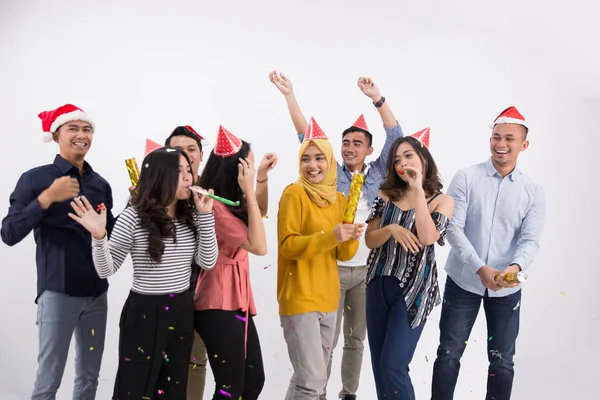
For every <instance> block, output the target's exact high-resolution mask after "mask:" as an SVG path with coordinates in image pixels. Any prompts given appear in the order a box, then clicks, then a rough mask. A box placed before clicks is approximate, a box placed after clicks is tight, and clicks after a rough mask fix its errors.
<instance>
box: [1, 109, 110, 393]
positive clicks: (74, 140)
mask: <svg viewBox="0 0 600 400" xmlns="http://www.w3.org/2000/svg"><path fill="white" fill-rule="evenodd" d="M39 118H40V119H41V120H42V127H43V129H44V132H45V140H46V141H47V142H51V141H54V142H56V143H58V145H59V150H60V152H59V155H57V156H56V158H55V159H54V162H53V163H52V164H48V165H44V166H41V167H37V168H33V169H31V170H29V171H27V172H25V173H24V174H23V175H21V178H20V179H19V181H18V182H17V185H16V187H15V190H14V191H13V193H12V194H11V196H10V208H9V210H8V215H7V216H6V217H5V218H4V220H3V221H2V230H1V236H2V241H3V242H4V243H6V244H7V245H9V246H13V245H15V244H17V243H19V242H20V241H21V240H23V239H24V238H25V237H26V236H27V235H29V233H30V232H31V231H33V234H34V238H35V242H36V245H37V248H36V264H37V278H38V281H37V296H36V298H35V302H36V303H37V305H38V312H37V326H38V340H39V355H38V370H37V377H36V381H35V386H34V390H33V394H32V399H33V400H54V399H55V398H56V392H57V390H58V388H59V386H60V383H61V380H62V376H63V372H64V369H65V364H66V362H67V356H68V352H69V345H70V342H71V337H72V336H73V334H75V341H76V348H75V350H76V359H75V375H76V377H75V386H74V390H73V399H74V400H91V399H95V397H96V389H97V386H98V375H99V372H100V365H101V361H102V353H103V351H104V337H105V332H106V316H107V299H106V296H107V294H106V292H107V289H108V282H107V281H106V279H100V278H99V277H98V275H97V273H96V270H95V269H94V263H93V260H92V247H91V237H90V234H89V233H88V232H87V231H86V230H85V228H83V227H82V226H81V225H80V224H78V223H77V222H75V221H74V220H72V219H71V218H70V217H69V216H68V214H69V212H71V210H70V202H71V200H72V199H73V198H75V197H78V196H82V195H85V196H86V198H88V199H89V200H90V202H91V203H92V204H93V205H94V207H97V206H99V205H100V204H104V205H105V207H106V208H107V211H108V229H109V232H110V230H111V229H112V227H113V225H114V217H113V215H112V212H111V209H112V192H111V188H110V185H109V184H108V182H107V181H106V180H104V178H102V177H101V176H100V175H99V174H98V173H97V172H95V171H94V170H93V169H92V167H91V166H90V165H89V164H88V163H87V162H86V161H85V155H86V154H87V152H88V151H89V149H90V147H91V145H92V140H93V136H94V122H93V121H92V119H91V118H90V116H89V115H88V114H86V113H85V112H84V111H83V110H81V109H80V108H78V107H75V106H73V105H71V104H66V105H64V106H61V107H59V108H57V109H56V110H52V111H45V112H42V113H40V114H39Z"/></svg>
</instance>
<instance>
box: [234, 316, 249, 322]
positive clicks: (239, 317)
mask: <svg viewBox="0 0 600 400" xmlns="http://www.w3.org/2000/svg"><path fill="white" fill-rule="evenodd" d="M235 317H236V318H237V319H239V320H240V321H244V322H246V321H247V319H246V317H242V316H241V315H236V316H235Z"/></svg>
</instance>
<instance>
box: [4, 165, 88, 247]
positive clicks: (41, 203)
mask: <svg viewBox="0 0 600 400" xmlns="http://www.w3.org/2000/svg"><path fill="white" fill-rule="evenodd" d="M32 180H33V175H32V174H31V173H25V174H23V175H21V178H20V179H19V181H18V182H17V185H16V187H15V190H14V191H13V192H12V194H11V195H10V198H9V203H10V207H9V209H8V215H7V216H6V217H4V219H3V220H2V230H1V231H0V234H1V236H2V241H3V242H4V243H5V244H7V245H9V246H14V245H15V244H17V243H19V242H20V241H21V240H23V239H24V238H25V237H26V236H27V235H29V233H30V232H31V231H32V230H33V229H34V228H35V227H36V226H37V225H38V224H39V223H40V221H41V220H42V218H43V217H44V211H45V210H47V209H48V208H49V207H50V206H51V205H52V204H54V203H58V202H61V201H65V200H68V199H72V198H74V197H76V196H77V195H78V193H79V184H78V183H77V179H75V178H71V177H69V176H63V177H60V178H57V179H55V180H54V182H52V184H51V185H50V187H48V188H47V189H45V190H44V191H42V192H41V193H36V189H35V187H34V184H33V181H32Z"/></svg>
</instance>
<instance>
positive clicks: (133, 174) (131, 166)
mask: <svg viewBox="0 0 600 400" xmlns="http://www.w3.org/2000/svg"><path fill="white" fill-rule="evenodd" d="M125 166H126V167H127V172H128V173H129V179H130V180H131V184H132V185H133V186H137V184H138V182H139V180H140V169H139V167H138V165H137V162H136V161H135V158H128V159H127V160H125Z"/></svg>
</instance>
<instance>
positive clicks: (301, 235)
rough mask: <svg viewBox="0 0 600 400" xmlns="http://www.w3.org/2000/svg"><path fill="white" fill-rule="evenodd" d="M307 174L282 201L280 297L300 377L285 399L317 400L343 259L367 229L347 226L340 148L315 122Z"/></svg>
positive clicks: (303, 166) (303, 159)
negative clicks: (339, 173) (337, 150)
mask: <svg viewBox="0 0 600 400" xmlns="http://www.w3.org/2000/svg"><path fill="white" fill-rule="evenodd" d="M299 163H300V177H299V178H298V180H297V181H296V182H295V183H293V184H291V185H289V186H287V187H286V188H285V190H284V191H283V195H282V196H281V200H280V202H279V212H278V219H277V233H278V242H279V246H278V247H279V254H278V271H277V300H278V302H279V315H280V319H281V326H282V328H283V335H284V337H285V341H286V343H287V347H288V354H289V357H290V361H291V363H292V366H293V367H294V374H293V376H292V378H291V380H290V386H289V388H288V392H287V395H286V397H285V399H286V400H305V399H306V400H309V399H310V400H317V399H319V396H320V395H321V394H323V393H324V388H325V385H326V384H327V362H328V360H329V357H330V353H331V348H332V344H333V337H334V333H335V332H334V331H335V324H336V318H337V308H338V301H339V297H340V283H339V278H338V267H337V262H336V260H341V261H346V260H350V259H352V257H354V254H355V253H356V251H357V250H358V239H359V238H360V237H361V235H362V230H363V228H364V224H342V219H343V215H344V208H345V207H346V197H345V196H344V194H343V193H341V192H337V190H336V181H337V165H336V162H335V157H334V155H333V148H332V146H331V143H330V142H329V140H328V139H327V136H325V134H324V133H323V131H322V130H321V128H320V127H319V126H318V125H317V123H316V122H315V120H314V119H312V118H311V121H310V123H309V126H308V130H307V133H306V135H305V137H304V141H303V142H302V145H301V146H300V157H299Z"/></svg>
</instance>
